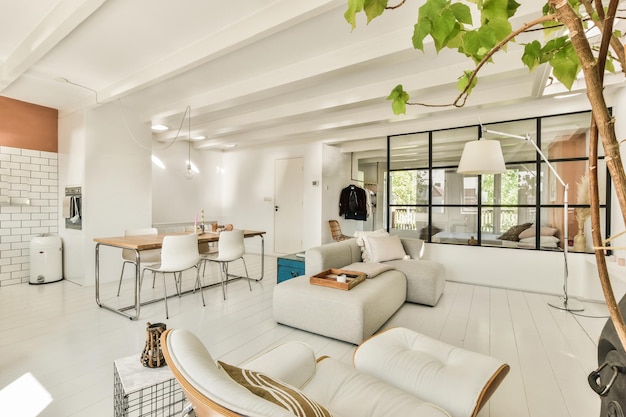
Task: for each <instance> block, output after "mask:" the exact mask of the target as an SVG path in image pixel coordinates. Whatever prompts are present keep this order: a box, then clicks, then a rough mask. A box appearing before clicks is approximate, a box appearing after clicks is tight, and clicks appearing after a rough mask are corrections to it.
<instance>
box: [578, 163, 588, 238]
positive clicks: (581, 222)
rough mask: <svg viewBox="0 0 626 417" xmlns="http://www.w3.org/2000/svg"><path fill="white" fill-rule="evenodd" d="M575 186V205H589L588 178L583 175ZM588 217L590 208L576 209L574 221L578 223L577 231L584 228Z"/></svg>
mask: <svg viewBox="0 0 626 417" xmlns="http://www.w3.org/2000/svg"><path fill="white" fill-rule="evenodd" d="M576 185H577V187H578V188H577V195H576V203H577V204H585V205H589V204H590V202H591V198H590V197H589V176H588V175H587V174H585V175H583V176H582V177H580V180H579V181H578V182H577V183H576ZM590 215H591V208H589V207H578V208H577V209H576V220H577V221H578V228H579V229H582V228H584V227H585V221H586V220H587V219H588V218H589V216H590Z"/></svg>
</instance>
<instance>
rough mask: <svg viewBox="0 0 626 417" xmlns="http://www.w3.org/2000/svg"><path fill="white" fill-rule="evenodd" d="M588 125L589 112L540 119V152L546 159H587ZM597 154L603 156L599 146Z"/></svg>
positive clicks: (589, 119)
mask: <svg viewBox="0 0 626 417" xmlns="http://www.w3.org/2000/svg"><path fill="white" fill-rule="evenodd" d="M590 124H591V113H589V112H585V113H577V114H568V115H563V116H552V117H544V118H542V119H541V150H542V151H543V153H544V154H545V155H546V156H547V157H548V159H560V158H583V157H587V153H588V149H589V126H590ZM598 152H599V154H600V155H604V151H603V149H602V145H601V144H599V151H598Z"/></svg>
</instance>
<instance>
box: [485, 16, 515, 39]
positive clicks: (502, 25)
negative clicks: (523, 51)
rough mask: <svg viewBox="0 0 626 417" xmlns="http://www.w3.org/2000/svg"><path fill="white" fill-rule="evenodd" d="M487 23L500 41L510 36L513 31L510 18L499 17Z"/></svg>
mask: <svg viewBox="0 0 626 417" xmlns="http://www.w3.org/2000/svg"><path fill="white" fill-rule="evenodd" d="M487 25H488V26H489V28H490V29H492V30H493V33H494V34H495V37H496V42H500V41H501V40H503V39H504V38H506V37H507V36H509V35H510V34H511V32H513V28H512V26H511V22H509V20H508V19H503V18H500V17H498V18H495V19H491V20H489V22H488V23H487Z"/></svg>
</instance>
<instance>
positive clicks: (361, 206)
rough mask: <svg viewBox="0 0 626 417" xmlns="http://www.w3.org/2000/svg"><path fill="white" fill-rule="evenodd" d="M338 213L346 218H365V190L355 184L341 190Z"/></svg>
mask: <svg viewBox="0 0 626 417" xmlns="http://www.w3.org/2000/svg"><path fill="white" fill-rule="evenodd" d="M339 215H340V216H342V215H343V216H344V217H345V218H346V219H353V220H366V219H367V195H366V193H365V190H364V189H362V188H360V187H357V186H356V185H349V186H347V187H346V188H344V189H343V190H341V195H340V197H339Z"/></svg>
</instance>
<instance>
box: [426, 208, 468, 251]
mask: <svg viewBox="0 0 626 417" xmlns="http://www.w3.org/2000/svg"><path fill="white" fill-rule="evenodd" d="M473 210H474V211H473V212H471V213H469V212H464V210H463V208H462V207H440V212H438V213H435V212H433V214H432V216H433V236H432V241H433V242H437V243H454V244H460V245H469V244H478V242H477V241H476V242H474V240H477V239H478V223H477V221H478V216H477V209H476V207H474V208H473ZM470 242H472V243H470Z"/></svg>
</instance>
